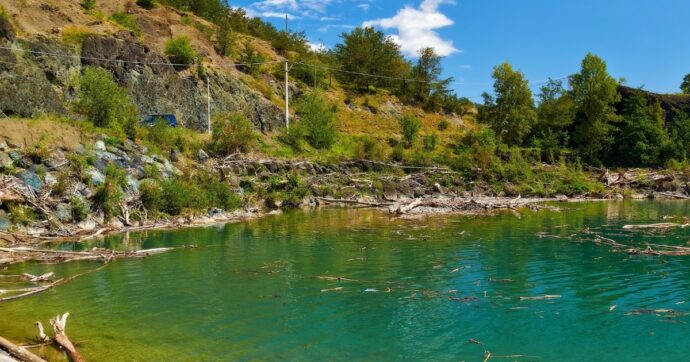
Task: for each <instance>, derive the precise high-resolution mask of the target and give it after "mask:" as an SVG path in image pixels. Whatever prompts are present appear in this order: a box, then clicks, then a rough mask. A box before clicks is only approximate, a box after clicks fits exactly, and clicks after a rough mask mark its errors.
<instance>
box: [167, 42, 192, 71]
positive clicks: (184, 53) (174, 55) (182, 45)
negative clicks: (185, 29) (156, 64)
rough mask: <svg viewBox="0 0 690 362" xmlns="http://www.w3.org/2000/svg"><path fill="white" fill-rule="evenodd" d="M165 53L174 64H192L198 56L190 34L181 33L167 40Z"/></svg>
mask: <svg viewBox="0 0 690 362" xmlns="http://www.w3.org/2000/svg"><path fill="white" fill-rule="evenodd" d="M165 55H167V56H168V58H169V59H170V61H171V62H172V63H174V64H187V65H189V64H192V63H194V59H195V58H196V51H195V50H194V47H192V40H191V38H189V37H188V36H185V35H179V36H176V37H174V38H172V39H170V40H168V41H166V42H165Z"/></svg>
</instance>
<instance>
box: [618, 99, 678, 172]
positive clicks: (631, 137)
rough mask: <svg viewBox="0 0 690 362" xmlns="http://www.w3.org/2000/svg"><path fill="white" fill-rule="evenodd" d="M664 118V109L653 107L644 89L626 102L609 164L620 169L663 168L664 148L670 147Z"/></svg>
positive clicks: (654, 105) (656, 105)
mask: <svg viewBox="0 0 690 362" xmlns="http://www.w3.org/2000/svg"><path fill="white" fill-rule="evenodd" d="M664 116H665V115H664V111H663V109H661V106H660V105H659V104H658V103H656V104H649V102H648V101H647V97H645V94H644V92H642V91H641V90H636V91H635V92H634V93H633V94H632V96H630V97H628V98H627V99H625V101H624V102H623V108H622V110H621V122H620V123H619V127H618V130H617V131H616V133H615V136H616V137H615V142H614V146H613V149H612V152H611V154H610V155H609V157H608V158H609V160H608V162H607V163H610V164H615V165H619V166H658V165H660V164H661V163H662V161H663V160H662V158H663V157H662V156H663V153H664V152H663V151H664V149H666V148H669V146H670V140H669V137H668V134H667V133H666V131H665V129H664V123H665V119H664Z"/></svg>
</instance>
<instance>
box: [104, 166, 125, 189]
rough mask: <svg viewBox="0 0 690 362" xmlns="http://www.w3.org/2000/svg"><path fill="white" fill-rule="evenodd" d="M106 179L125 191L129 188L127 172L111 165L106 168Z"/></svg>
mask: <svg viewBox="0 0 690 362" xmlns="http://www.w3.org/2000/svg"><path fill="white" fill-rule="evenodd" d="M105 177H106V179H109V180H111V181H113V182H114V183H115V184H116V185H117V186H118V187H119V188H121V189H125V188H126V187H127V174H126V173H125V170H123V169H121V168H119V167H117V166H115V164H113V163H109V164H108V165H106V167H105Z"/></svg>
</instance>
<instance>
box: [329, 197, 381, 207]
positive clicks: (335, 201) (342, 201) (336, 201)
mask: <svg viewBox="0 0 690 362" xmlns="http://www.w3.org/2000/svg"><path fill="white" fill-rule="evenodd" d="M316 199H317V200H319V201H323V202H326V203H329V204H351V205H363V206H371V207H382V206H390V205H393V203H392V202H367V201H359V200H348V199H331V198H326V197H317V198H316Z"/></svg>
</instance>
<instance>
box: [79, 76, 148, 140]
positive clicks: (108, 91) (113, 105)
mask: <svg viewBox="0 0 690 362" xmlns="http://www.w3.org/2000/svg"><path fill="white" fill-rule="evenodd" d="M77 108H78V109H79V111H80V112H81V113H83V114H85V115H86V116H88V117H89V119H90V120H91V122H93V124H94V125H96V126H98V127H107V126H110V125H113V124H120V125H122V126H124V127H125V129H126V128H127V127H130V126H131V125H132V124H136V122H137V121H138V118H139V113H138V111H137V108H136V106H135V105H134V102H133V101H132V98H131V97H130V95H129V93H127V90H126V89H124V88H121V87H120V86H118V85H117V83H115V81H114V80H113V77H112V75H110V73H109V72H108V71H107V70H105V69H103V68H95V67H86V68H85V69H84V74H83V75H82V76H81V78H80V79H79V100H78V101H77Z"/></svg>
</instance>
